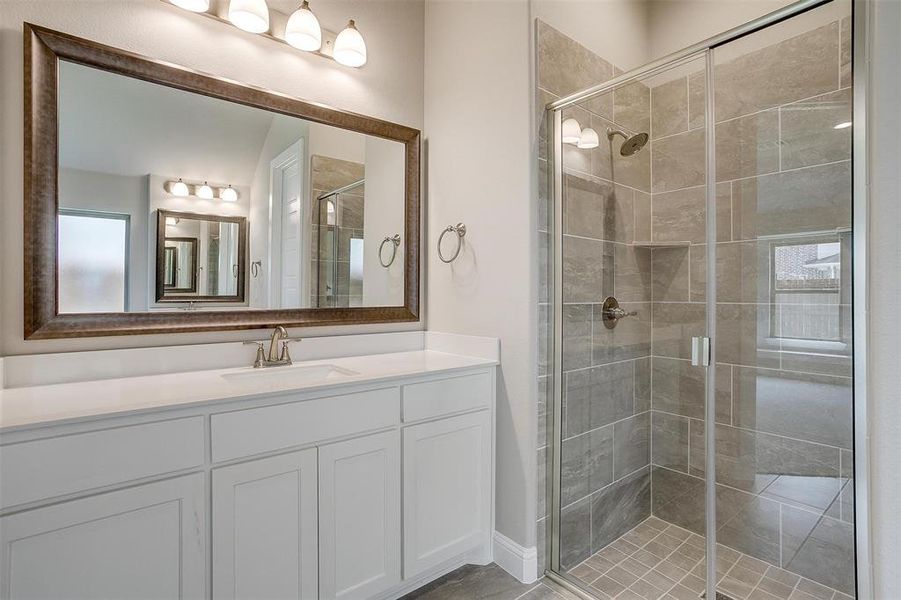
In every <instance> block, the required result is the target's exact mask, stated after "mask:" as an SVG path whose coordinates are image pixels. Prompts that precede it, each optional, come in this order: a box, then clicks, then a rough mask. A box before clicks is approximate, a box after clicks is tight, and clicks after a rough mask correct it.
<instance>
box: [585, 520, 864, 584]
mask: <svg viewBox="0 0 901 600" xmlns="http://www.w3.org/2000/svg"><path fill="white" fill-rule="evenodd" d="M704 554H705V551H704V538H703V537H702V536H700V535H698V534H696V533H692V532H690V531H688V530H686V529H682V528H681V527H677V526H675V525H672V524H670V523H667V522H666V521H663V520H661V519H658V518H656V517H649V518H648V519H646V520H644V521H643V522H641V523H640V524H639V525H637V526H636V527H635V528H634V529H632V530H631V531H629V532H628V533H626V534H625V535H623V536H622V537H620V538H619V539H617V540H616V541H614V542H612V543H610V544H609V545H607V546H606V547H605V548H603V549H602V550H600V551H598V552H597V553H595V554H594V555H593V556H590V557H589V558H587V559H586V560H585V561H583V562H582V563H581V564H579V565H578V566H577V567H575V568H573V569H572V570H570V572H569V573H570V575H572V576H574V577H577V578H578V579H580V580H581V581H582V582H584V583H585V584H586V585H587V586H588V587H589V589H590V591H591V592H593V593H594V594H595V595H596V596H598V597H599V598H601V599H602V600H606V599H608V598H616V599H617V600H635V599H644V600H657V599H664V600H697V599H698V598H699V597H700V594H701V593H702V592H703V591H704V577H705V571H706V561H705V559H704ZM716 571H717V577H719V583H718V584H717V589H718V590H719V591H720V592H723V593H725V594H726V595H728V596H729V597H730V598H733V599H734V600H851V598H852V597H851V596H848V595H846V594H843V593H841V592H839V591H836V590H834V589H832V588H829V587H826V586H823V585H821V584H819V583H816V582H814V581H811V580H809V579H805V578H803V577H799V576H798V575H795V574H794V573H791V572H789V571H786V570H784V569H780V568H779V567H776V566H773V565H771V564H769V563H767V562H764V561H762V560H758V559H756V558H752V557H750V556H748V555H747V554H742V553H741V552H738V551H736V550H733V549H732V548H729V547H727V546H723V545H722V544H718V545H717V569H716Z"/></svg>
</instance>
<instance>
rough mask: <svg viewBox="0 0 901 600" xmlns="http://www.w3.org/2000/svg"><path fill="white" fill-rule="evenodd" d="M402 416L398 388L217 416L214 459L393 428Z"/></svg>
mask: <svg viewBox="0 0 901 600" xmlns="http://www.w3.org/2000/svg"><path fill="white" fill-rule="evenodd" d="M399 415H400V389H399V388H396V387H395V388H385V389H381V390H370V391H366V392H358V393H356V394H345V395H342V396H329V397H327V398H315V399H313V400H304V401H301V402H291V403H288V404H277V405H275V406H264V407H261V408H252V409H248V410H238V411H234V412H228V413H222V414H218V415H213V417H212V445H213V461H214V462H219V461H223V460H231V459H233V458H241V457H242V456H251V455H253V454H261V453H263V452H271V451H273V450H281V449H283V448H291V447H293V446H302V445H304V444H311V443H314V442H317V441H319V440H326V439H329V438H334V437H340V436H344V435H352V434H354V433H362V432H364V431H371V430H373V429H380V428H382V427H390V426H392V425H397V423H398V420H399Z"/></svg>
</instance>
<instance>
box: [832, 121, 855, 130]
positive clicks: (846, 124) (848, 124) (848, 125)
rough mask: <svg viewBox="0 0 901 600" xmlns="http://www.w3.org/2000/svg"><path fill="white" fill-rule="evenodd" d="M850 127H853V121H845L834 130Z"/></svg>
mask: <svg viewBox="0 0 901 600" xmlns="http://www.w3.org/2000/svg"><path fill="white" fill-rule="evenodd" d="M848 127H851V121H845V122H844V123H839V124H838V125H836V126H835V127H833V129H847V128H848Z"/></svg>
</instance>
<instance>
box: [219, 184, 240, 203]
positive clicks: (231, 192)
mask: <svg viewBox="0 0 901 600" xmlns="http://www.w3.org/2000/svg"><path fill="white" fill-rule="evenodd" d="M219 199H220V200H222V201H223V202H237V201H238V192H237V191H236V190H235V188H233V187H232V186H231V184H229V186H228V187H227V188H223V189H221V190H220V191H219Z"/></svg>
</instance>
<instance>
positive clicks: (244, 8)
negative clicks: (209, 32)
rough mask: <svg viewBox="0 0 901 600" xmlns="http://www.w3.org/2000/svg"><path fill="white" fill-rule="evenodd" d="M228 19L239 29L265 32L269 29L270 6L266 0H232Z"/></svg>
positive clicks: (229, 5) (229, 4)
mask: <svg viewBox="0 0 901 600" xmlns="http://www.w3.org/2000/svg"><path fill="white" fill-rule="evenodd" d="M228 20H229V21H231V22H232V24H234V26H235V27H237V28H238V29H243V30H244V31H249V32H251V33H263V32H266V31H268V30H269V7H268V6H267V5H266V0H231V2H229V3H228Z"/></svg>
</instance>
